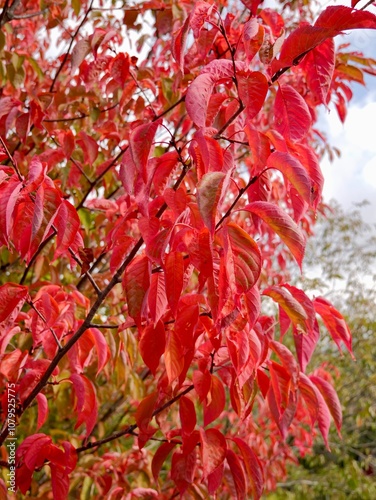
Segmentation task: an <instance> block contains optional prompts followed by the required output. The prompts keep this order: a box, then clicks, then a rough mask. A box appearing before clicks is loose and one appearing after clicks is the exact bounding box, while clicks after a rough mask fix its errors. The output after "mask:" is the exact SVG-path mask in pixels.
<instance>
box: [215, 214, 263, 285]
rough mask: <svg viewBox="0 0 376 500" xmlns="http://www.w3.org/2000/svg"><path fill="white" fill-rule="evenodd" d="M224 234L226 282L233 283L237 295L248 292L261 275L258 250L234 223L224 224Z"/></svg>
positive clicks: (260, 258)
mask: <svg viewBox="0 0 376 500" xmlns="http://www.w3.org/2000/svg"><path fill="white" fill-rule="evenodd" d="M224 232H225V235H226V240H227V239H228V243H229V245H227V250H226V253H227V259H228V264H227V272H228V280H229V282H230V283H231V282H233V286H234V287H235V289H236V292H237V293H239V294H240V293H245V292H248V291H249V290H250V289H251V288H252V287H253V286H254V285H255V284H256V282H257V280H258V278H259V276H260V273H261V265H262V257H261V252H260V249H259V247H258V245H257V243H256V242H255V241H254V240H253V239H252V238H251V237H250V236H249V234H248V233H247V232H246V231H244V229H242V228H241V227H240V226H238V225H237V224H235V223H234V222H229V223H228V224H226V225H225V226H224ZM225 248H226V247H225Z"/></svg>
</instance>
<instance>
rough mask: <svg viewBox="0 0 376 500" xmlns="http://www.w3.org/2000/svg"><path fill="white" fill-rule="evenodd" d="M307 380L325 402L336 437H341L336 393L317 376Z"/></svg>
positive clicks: (311, 376)
mask: <svg viewBox="0 0 376 500" xmlns="http://www.w3.org/2000/svg"><path fill="white" fill-rule="evenodd" d="M309 378H310V379H311V380H312V382H313V383H314V384H315V385H316V387H317V388H318V389H319V391H320V392H321V394H322V395H323V397H324V399H325V402H326V404H327V406H328V408H329V411H330V414H331V415H332V417H333V420H334V423H335V426H336V427H337V431H338V435H339V437H341V427H342V408H341V403H340V401H339V399H338V395H337V393H336V391H335V390H334V388H333V387H332V386H331V384H330V383H329V382H327V381H326V380H324V379H323V378H321V377H318V376H317V375H310V376H309Z"/></svg>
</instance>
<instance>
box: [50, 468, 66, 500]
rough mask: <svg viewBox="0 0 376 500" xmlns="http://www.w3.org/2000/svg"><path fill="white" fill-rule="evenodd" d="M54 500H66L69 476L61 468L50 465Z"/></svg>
mask: <svg viewBox="0 0 376 500" xmlns="http://www.w3.org/2000/svg"><path fill="white" fill-rule="evenodd" d="M50 469H51V485H52V493H53V496H54V500H55V499H56V500H66V498H67V496H68V493H69V476H68V474H67V473H66V471H65V469H64V468H63V467H59V466H58V465H55V464H50Z"/></svg>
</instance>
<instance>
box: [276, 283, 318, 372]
mask: <svg viewBox="0 0 376 500" xmlns="http://www.w3.org/2000/svg"><path fill="white" fill-rule="evenodd" d="M283 287H284V288H286V289H287V290H288V291H289V292H290V293H291V295H292V296H293V297H294V298H295V299H296V300H297V301H298V302H299V303H300V305H301V306H302V307H303V309H304V311H305V312H306V314H307V320H306V323H305V326H306V328H305V329H303V330H300V329H299V327H298V325H294V328H293V334H294V342H295V348H296V353H297V356H298V361H299V364H300V368H301V370H302V371H303V372H304V371H305V369H306V367H307V364H308V363H309V361H310V359H311V357H312V354H313V351H314V349H315V347H316V345H317V342H318V340H319V338H320V329H319V325H318V322H317V319H316V311H315V308H314V306H313V302H312V301H311V300H310V299H309V297H307V295H306V294H305V293H304V292H303V290H300V289H299V288H296V287H294V286H291V285H288V284H287V283H284V284H283Z"/></svg>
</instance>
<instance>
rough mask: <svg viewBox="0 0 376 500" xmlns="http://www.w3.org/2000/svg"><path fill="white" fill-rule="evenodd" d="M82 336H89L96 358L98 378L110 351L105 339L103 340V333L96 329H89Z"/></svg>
mask: <svg viewBox="0 0 376 500" xmlns="http://www.w3.org/2000/svg"><path fill="white" fill-rule="evenodd" d="M84 335H89V336H90V337H91V341H92V343H93V344H94V345H95V349H96V351H97V356H98V363H97V365H98V367H97V374H96V375H97V376H98V375H99V373H100V372H101V371H102V370H103V368H104V366H105V365H106V363H107V361H108V360H109V357H110V351H109V348H108V345H107V342H106V339H105V338H104V335H103V333H102V332H101V331H100V330H99V329H98V328H89V329H88V330H86V332H85V333H84Z"/></svg>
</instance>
